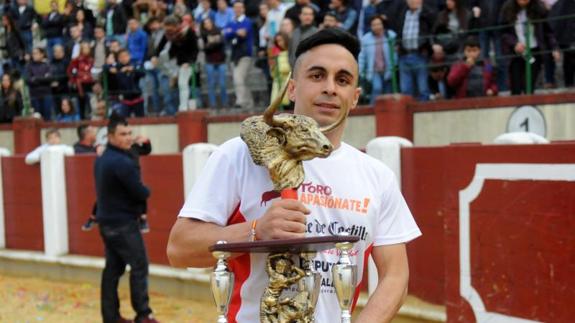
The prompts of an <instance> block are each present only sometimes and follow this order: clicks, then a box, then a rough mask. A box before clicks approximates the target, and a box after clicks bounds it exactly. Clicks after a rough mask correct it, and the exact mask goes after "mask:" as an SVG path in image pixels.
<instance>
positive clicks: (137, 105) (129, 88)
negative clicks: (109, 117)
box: [106, 49, 144, 118]
mask: <svg viewBox="0 0 575 323" xmlns="http://www.w3.org/2000/svg"><path fill="white" fill-rule="evenodd" d="M131 61H132V60H131V57H130V52H129V51H128V50H127V49H122V50H120V52H119V53H118V63H117V64H116V65H115V66H106V68H107V69H108V72H109V73H110V75H111V77H113V78H114V79H115V80H116V81H115V83H116V85H117V86H118V89H120V91H121V93H119V97H120V102H121V104H122V105H121V108H120V109H119V111H118V114H119V115H120V116H122V117H124V118H127V117H129V116H131V115H132V114H134V115H135V116H136V117H143V116H144V98H143V97H142V90H141V89H140V86H139V81H140V78H142V77H144V73H143V72H142V71H141V70H139V69H137V68H136V67H135V66H134V65H132V63H131Z"/></svg>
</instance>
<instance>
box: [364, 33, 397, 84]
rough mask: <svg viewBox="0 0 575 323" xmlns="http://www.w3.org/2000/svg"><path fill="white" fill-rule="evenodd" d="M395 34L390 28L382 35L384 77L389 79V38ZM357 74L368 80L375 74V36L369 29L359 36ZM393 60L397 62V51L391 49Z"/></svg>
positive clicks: (393, 37) (394, 36)
mask: <svg viewBox="0 0 575 323" xmlns="http://www.w3.org/2000/svg"><path fill="white" fill-rule="evenodd" d="M396 36H397V35H396V34H395V32H394V31H392V30H389V29H388V30H386V31H385V33H384V36H383V57H384V60H385V72H384V79H385V80H389V79H391V70H392V69H391V56H390V54H391V53H390V51H389V40H391V39H393V40H394V39H395V38H396ZM358 60H359V74H360V75H362V76H363V77H365V78H366V79H367V80H368V81H371V80H373V75H374V74H375V37H374V36H373V33H372V32H371V31H370V32H368V33H367V34H365V35H363V37H361V52H360V53H359V59H358ZM393 60H394V62H395V64H397V53H396V52H395V50H393Z"/></svg>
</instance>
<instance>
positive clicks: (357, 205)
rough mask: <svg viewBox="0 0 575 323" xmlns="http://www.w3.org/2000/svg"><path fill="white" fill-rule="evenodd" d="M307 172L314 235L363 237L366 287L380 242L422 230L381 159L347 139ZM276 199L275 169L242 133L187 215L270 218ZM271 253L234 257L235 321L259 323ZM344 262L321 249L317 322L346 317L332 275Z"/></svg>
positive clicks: (207, 175)
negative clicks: (254, 154) (257, 156)
mask: <svg viewBox="0 0 575 323" xmlns="http://www.w3.org/2000/svg"><path fill="white" fill-rule="evenodd" d="M304 169H305V180H304V182H303V184H302V185H301V186H300V187H299V189H298V197H299V199H300V201H301V202H303V204H304V205H305V206H306V207H307V208H308V209H309V210H310V211H311V214H309V215H308V216H307V232H306V235H307V236H310V237H311V236H328V235H335V234H337V233H339V232H342V231H344V230H345V231H348V232H349V233H350V234H351V235H354V236H359V237H360V240H359V241H358V242H357V243H355V245H354V248H353V249H352V252H351V255H352V261H353V262H354V263H355V264H357V267H358V268H357V269H358V271H357V272H358V275H359V276H358V279H357V282H358V285H359V283H361V275H362V273H363V269H364V266H365V264H366V261H367V256H368V255H369V253H370V252H371V248H372V247H375V246H381V245H389V244H397V243H403V242H407V241H410V240H412V239H414V238H416V237H418V236H420V235H421V232H420V231H419V228H418V227H417V224H416V223H415V221H414V219H413V217H412V215H411V212H410V211H409V209H408V207H407V205H406V203H405V200H404V199H403V197H402V195H401V193H400V191H399V187H398V184H397V182H396V179H395V176H394V174H393V172H392V171H391V170H390V169H389V168H387V167H386V166H385V165H384V164H382V163H380V162H379V161H377V160H376V159H374V158H372V157H370V156H368V155H367V154H364V153H362V152H360V151H358V150H357V149H355V148H353V147H351V146H349V145H347V144H345V143H342V145H341V146H340V147H339V148H338V149H337V150H335V151H334V152H333V153H332V154H331V155H330V156H329V157H328V158H325V159H320V158H316V159H313V160H311V161H306V162H304ZM274 198H278V194H275V192H274V191H273V184H272V182H271V180H270V179H269V175H268V172H267V169H265V168H264V167H262V166H258V165H256V164H254V162H253V161H252V158H251V156H250V154H249V151H248V149H247V146H246V144H245V143H244V142H243V141H242V140H241V139H240V138H235V139H232V140H230V141H228V142H226V143H224V144H223V145H221V146H220V147H219V148H218V150H216V151H215V152H214V153H213V154H212V155H211V156H210V158H209V160H208V162H207V165H206V167H205V169H204V171H203V173H202V175H201V176H200V177H199V178H198V180H197V182H196V184H195V185H194V188H193V189H192V191H191V192H190V194H189V196H188V198H187V199H186V202H185V204H184V206H183V208H182V210H181V211H180V214H179V216H180V217H189V218H195V219H199V220H202V221H207V222H213V223H216V224H219V225H222V226H224V225H226V224H233V223H241V222H245V221H251V220H253V219H257V218H259V217H261V216H263V214H264V213H265V211H266V209H267V207H269V206H270V205H271V202H272V200H273V199H274ZM247 239H248V237H247V236H246V241H247ZM266 256H267V254H259V253H252V254H249V255H248V254H246V255H242V256H240V257H237V258H234V259H232V260H230V262H229V264H230V267H231V269H232V270H233V272H234V273H235V284H234V293H233V294H232V302H231V305H230V308H229V312H228V319H229V320H230V322H236V321H237V322H241V323H243V322H258V321H259V307H260V306H259V305H260V298H261V296H262V294H263V291H264V288H265V286H266V284H267V273H266V272H265V264H266ZM337 260H338V255H337V254H336V251H335V250H334V249H332V250H327V251H324V252H321V253H318V254H317V255H316V257H315V259H314V261H313V268H314V270H315V271H316V272H319V273H321V275H322V282H321V291H320V296H319V300H318V303H317V307H316V311H315V321H316V322H339V321H340V311H339V305H338V301H337V296H336V294H335V289H334V287H333V283H332V278H331V267H332V265H333V264H335V263H337ZM358 294H359V293H358V292H356V300H357V295H358Z"/></svg>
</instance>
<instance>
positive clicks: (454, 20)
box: [433, 0, 477, 64]
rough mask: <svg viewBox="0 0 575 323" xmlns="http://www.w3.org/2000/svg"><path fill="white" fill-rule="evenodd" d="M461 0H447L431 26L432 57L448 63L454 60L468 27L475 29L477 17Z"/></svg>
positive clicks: (456, 57) (460, 48)
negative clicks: (432, 36) (432, 38)
mask: <svg viewBox="0 0 575 323" xmlns="http://www.w3.org/2000/svg"><path fill="white" fill-rule="evenodd" d="M462 1H463V0H447V1H446V8H445V9H444V10H442V11H441V12H439V14H438V15H437V20H436V21H435V26H434V27H433V35H435V37H434V44H433V48H434V50H433V53H434V58H435V59H436V60H438V61H445V62H447V63H448V64H451V63H453V62H455V61H456V60H457V59H458V58H459V57H458V55H459V54H460V52H461V50H462V45H463V43H464V41H465V38H466V37H467V35H466V33H467V31H468V30H469V29H475V28H476V26H477V22H476V21H477V19H475V18H474V17H473V15H472V14H471V12H470V11H468V10H467V9H466V8H465V7H464V5H463V4H462Z"/></svg>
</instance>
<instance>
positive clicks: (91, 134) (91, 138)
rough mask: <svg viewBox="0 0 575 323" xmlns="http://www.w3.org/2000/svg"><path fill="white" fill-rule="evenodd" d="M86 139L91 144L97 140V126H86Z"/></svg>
mask: <svg viewBox="0 0 575 323" xmlns="http://www.w3.org/2000/svg"><path fill="white" fill-rule="evenodd" d="M84 139H85V140H86V142H88V144H89V145H93V144H94V143H95V142H96V128H95V127H92V126H89V127H88V128H86V134H85V135H84Z"/></svg>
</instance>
